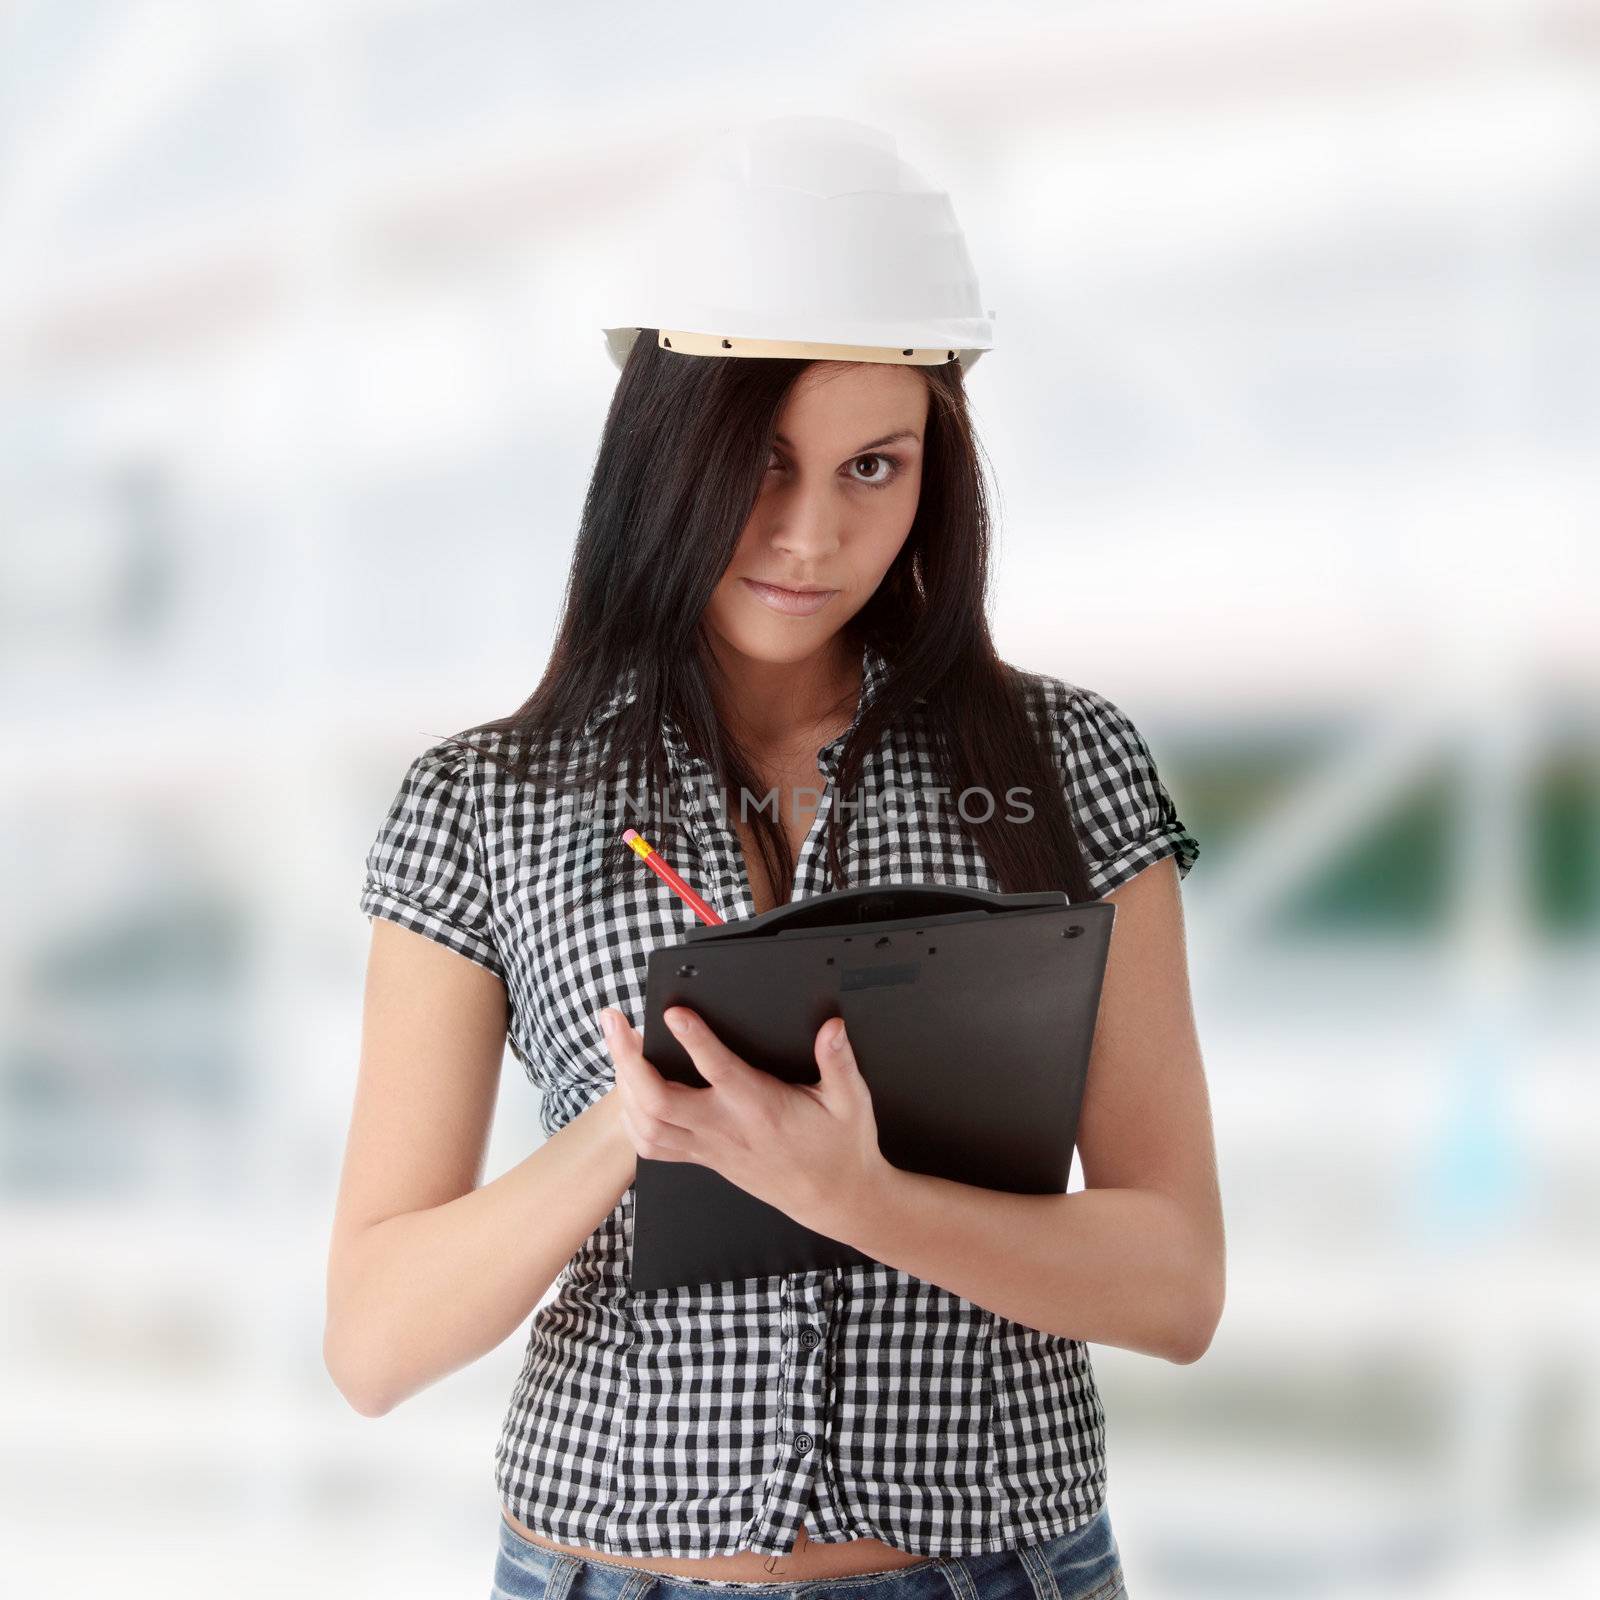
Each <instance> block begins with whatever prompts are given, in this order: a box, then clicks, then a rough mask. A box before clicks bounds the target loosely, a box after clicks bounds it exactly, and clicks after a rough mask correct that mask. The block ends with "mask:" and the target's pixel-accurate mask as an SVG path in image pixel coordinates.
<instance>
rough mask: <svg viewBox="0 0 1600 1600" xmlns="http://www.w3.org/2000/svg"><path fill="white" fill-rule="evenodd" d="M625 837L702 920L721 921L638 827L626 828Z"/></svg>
mask: <svg viewBox="0 0 1600 1600" xmlns="http://www.w3.org/2000/svg"><path fill="white" fill-rule="evenodd" d="M622 837H623V839H624V840H625V841H626V842H627V843H628V844H630V845H632V847H633V851H634V854H635V855H637V856H638V857H639V859H640V860H641V861H643V862H644V864H645V865H646V866H647V867H649V869H650V870H651V871H652V872H653V873H655V875H656V876H657V877H658V878H659V879H660V880H661V881H662V882H663V883H664V884H666V885H667V886H668V887H669V888H671V889H674V890H676V892H677V893H678V895H679V896H680V897H681V898H682V899H683V901H684V903H685V904H686V905H688V907H689V908H690V909H691V910H692V911H693V912H694V914H695V915H696V916H697V917H699V919H700V920H701V921H702V922H712V923H720V922H721V921H722V918H721V917H719V916H718V915H717V914H716V912H715V911H713V910H712V909H711V907H710V906H708V905H707V904H706V903H705V901H704V900H702V899H701V898H700V896H699V895H697V894H696V893H695V892H694V890H693V889H691V888H690V887H689V885H688V884H686V883H685V882H684V881H683V879H682V878H680V877H679V876H678V874H677V873H676V872H674V871H673V870H672V868H671V867H669V866H668V865H667V864H666V862H665V861H663V860H662V859H661V853H660V852H659V851H658V850H656V849H655V847H654V846H652V845H650V844H648V843H646V841H645V840H644V839H643V838H642V837H641V836H640V833H639V830H638V829H637V828H624V829H623V831H622Z"/></svg>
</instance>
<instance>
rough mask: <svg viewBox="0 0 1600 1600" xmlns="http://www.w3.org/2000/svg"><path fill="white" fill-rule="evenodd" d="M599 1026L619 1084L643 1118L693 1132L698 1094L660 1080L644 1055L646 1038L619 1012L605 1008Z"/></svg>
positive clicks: (689, 1088)
mask: <svg viewBox="0 0 1600 1600" xmlns="http://www.w3.org/2000/svg"><path fill="white" fill-rule="evenodd" d="M600 1025H601V1028H602V1030H603V1031H604V1032H605V1034H606V1044H607V1046H608V1048H609V1049H610V1051H611V1058H612V1060H613V1061H614V1062H615V1063H616V1069H617V1070H616V1076H617V1081H618V1082H619V1083H620V1084H622V1086H623V1088H624V1091H625V1092H626V1093H627V1095H628V1096H629V1097H630V1098H631V1099H632V1100H633V1102H634V1104H635V1105H637V1106H638V1107H639V1110H640V1112H641V1114H642V1115H644V1116H646V1117H649V1118H651V1119H652V1120H654V1121H656V1122H658V1123H660V1124H662V1125H663V1126H671V1127H676V1128H681V1129H683V1130H684V1131H685V1132H690V1131H692V1127H693V1116H694V1109H695V1099H694V1097H695V1095H696V1094H697V1093H698V1091H697V1090H696V1089H695V1088H694V1087H693V1086H692V1085H690V1084H687V1083H673V1082H672V1081H671V1080H670V1079H667V1078H663V1077H662V1076H661V1074H660V1073H659V1072H658V1071H657V1070H656V1067H655V1064H654V1063H653V1062H651V1061H650V1060H649V1059H648V1057H646V1055H645V1053H644V1035H643V1034H641V1033H640V1032H639V1030H638V1029H637V1028H635V1027H633V1026H632V1025H631V1024H630V1023H629V1022H628V1020H627V1018H626V1017H624V1016H622V1014H621V1013H620V1012H618V1011H616V1010H614V1009H613V1008H611V1007H609V1006H608V1007H606V1008H605V1009H604V1010H602V1011H601V1013H600Z"/></svg>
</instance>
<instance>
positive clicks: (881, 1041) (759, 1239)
mask: <svg viewBox="0 0 1600 1600" xmlns="http://www.w3.org/2000/svg"><path fill="white" fill-rule="evenodd" d="M1115 915H1116V907H1115V906H1114V905H1113V904H1112V903H1111V902H1110V901H1106V900H1097V901H1091V902H1087V903H1082V904H1073V903H1072V902H1070V901H1069V900H1068V898H1067V896H1066V895H1065V894H1064V893H1062V892H1061V891H1059V890H1046V891H1041V892H1037V893H1026V894H999V893H994V892H992V891H989V890H985V889H968V888H961V887H956V886H951V885H947V884H926V883H891V884H876V885H873V886H871V887H868V888H858V889H839V890H834V891H832V892H831V893H828V894H822V895H813V896H811V897H809V898H807V899H805V900H800V901H797V902H794V903H792V904H789V905H782V906H775V907H774V908H773V909H772V910H770V911H767V912H765V913H763V914H762V915H761V916H758V917H747V918H742V919H740V920H738V921H734V922H728V923H722V924H710V925H707V926H704V927H700V928H695V929H692V930H690V932H689V933H688V934H687V935H686V936H685V937H684V939H683V940H682V941H681V942H680V943H678V944H673V945H663V946H661V947H660V948H658V949H656V950H653V951H652V952H651V953H650V957H649V965H648V971H647V977H646V991H645V1025H644V1054H645V1057H646V1059H648V1060H649V1062H650V1063H651V1065H652V1066H654V1067H655V1068H656V1070H657V1071H658V1072H660V1073H661V1075H662V1076H663V1077H664V1078H667V1079H669V1080H671V1081H672V1082H675V1083H685V1084H692V1085H697V1086H699V1087H705V1080H704V1079H703V1078H702V1077H701V1076H700V1074H699V1073H698V1072H697V1071H696V1070H695V1068H694V1063H693V1062H692V1061H691V1060H690V1058H689V1055H688V1052H687V1051H685V1050H684V1048H683V1046H682V1045H680V1044H679V1043H678V1041H677V1040H676V1039H675V1038H674V1037H673V1035H672V1033H671V1032H670V1031H669V1030H668V1028H667V1026H666V1024H665V1022H664V1021H663V1020H662V1013H663V1012H664V1011H665V1010H666V1008H667V1007H668V1006H673V1005H686V1006H690V1007H692V1008H693V1009H694V1010H695V1011H696V1012H698V1013H699V1015H700V1016H702V1017H704V1018H705V1020H706V1022H707V1023H708V1024H710V1026H711V1027H712V1029H713V1030H714V1031H715V1032H716V1034H717V1036H718V1037H719V1038H720V1039H722V1041H723V1042H724V1043H725V1044H727V1045H728V1046H729V1048H730V1049H732V1050H734V1051H735V1052H737V1053H738V1054H739V1055H740V1056H742V1057H743V1058H744V1059H745V1060H746V1061H748V1062H749V1063H750V1064H751V1065H752V1066H755V1067H759V1068H761V1069H762V1070H764V1071H767V1072H771V1073H772V1074H773V1075H774V1076H776V1077H778V1078H781V1079H782V1080H784V1081H785V1082H787V1083H815V1082H816V1081H817V1077H818V1073H817V1064H816V1056H815V1053H814V1041H815V1039H816V1035H817V1030H818V1029H819V1028H821V1026H822V1024H823V1023H824V1022H826V1021H827V1020H828V1018H829V1017H833V1016H842V1017H843V1018H844V1020H845V1025H846V1027H848V1029H849V1030H850V1039H851V1043H852V1045H853V1046H854V1048H855V1053H856V1060H857V1062H858V1063H859V1064H860V1068H861V1073H862V1076H863V1077H864V1078H865V1079H866V1080H867V1084H868V1086H869V1087H870V1088H871V1090H872V1102H873V1110H874V1114H875V1115H876V1118H877V1123H878V1142H879V1148H880V1149H881V1150H882V1151H883V1153H884V1155H885V1157H886V1158H887V1159H888V1160H889V1161H890V1162H891V1163H892V1164H893V1165H894V1166H897V1167H902V1168H905V1169H906V1170H908V1171H912V1172H923V1173H929V1174H931V1175H933V1176H935V1177H942V1178H951V1179H954V1180H956V1181H957V1182H961V1183H972V1184H978V1185H980V1186H982V1187H984V1188H989V1189H1006V1190H1009V1191H1011V1192H1013V1193H1016V1194H1064V1193H1065V1192H1066V1188H1067V1181H1068V1178H1069V1177H1070V1175H1071V1170H1072V1152H1073V1149H1074V1146H1075V1144H1076V1140H1077V1126H1078V1112H1079V1108H1080V1106H1081V1104H1082V1100H1083V1088H1084V1081H1085V1079H1086V1077H1087V1074H1088V1067H1089V1052H1090V1047H1091V1045H1092V1043H1093V1039H1094V1029H1095V1021H1096V1018H1097V1016H1098V1014H1099V1008H1100V991H1101V986H1102V982H1103V980H1104V977H1105V967H1106V957H1107V954H1108V952H1109V950H1110V945H1111V925H1112V921H1113V919H1114V917H1115ZM872 1263H873V1257H871V1256H869V1255H865V1254H864V1253H863V1252H861V1251H859V1250H857V1249H855V1248H854V1247H853V1246H851V1245H847V1244H845V1243H843V1242H842V1241H840V1240H837V1239H830V1238H828V1237H827V1236H826V1235H825V1234H821V1233H817V1232H815V1231H814V1230H813V1229H810V1228H806V1227H803V1226H801V1224H799V1223H798V1222H796V1221H795V1220H794V1219H793V1218H792V1217H790V1216H788V1215H787V1214H786V1213H785V1212H782V1211H779V1210H778V1209H777V1208H776V1207H775V1206H771V1205H768V1204H767V1203H766V1202H765V1201H763V1200H758V1199H757V1198H756V1197H755V1196H754V1195H752V1194H750V1193H748V1192H747V1191H746V1190H744V1189H741V1188H739V1187H738V1185H736V1184H733V1183H730V1182H728V1180H727V1179H725V1178H723V1177H722V1175H721V1174H720V1173H717V1172H714V1171H713V1170H712V1169H711V1168H710V1167H706V1166H702V1165H700V1164H699V1163H697V1162H692V1161H654V1160H650V1159H648V1158H645V1157H641V1158H640V1159H639V1162H638V1167H637V1175H636V1178H635V1184H634V1210H633V1245H632V1250H631V1252H630V1255H629V1262H628V1287H629V1290H630V1292H632V1293H641V1292H646V1291H650V1290H657V1289H672V1288H679V1287H684V1286H688V1285H693V1284H702V1283H722V1282H727V1281H731V1280H737V1279H743V1278H762V1277H770V1276H774V1275H781V1274H784V1273H789V1272H807V1271H814V1270H816V1269H819V1268H826V1267H840V1266H859V1265H871V1264H872Z"/></svg>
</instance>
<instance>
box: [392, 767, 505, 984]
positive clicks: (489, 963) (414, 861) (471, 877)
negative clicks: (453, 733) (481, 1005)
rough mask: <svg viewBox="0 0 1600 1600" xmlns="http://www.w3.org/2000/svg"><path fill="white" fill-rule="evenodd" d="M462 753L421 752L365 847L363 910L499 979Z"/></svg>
mask: <svg viewBox="0 0 1600 1600" xmlns="http://www.w3.org/2000/svg"><path fill="white" fill-rule="evenodd" d="M466 760H467V758H466V753H465V752H464V751H462V750H461V749H459V747H457V746H454V745H450V744H436V745H433V746H431V747H430V748H428V749H427V750H424V751H423V752H422V754H421V755H420V756H418V757H417V758H416V759H415V760H414V761H413V762H412V763H411V765H410V766H409V767H408V768H407V769H406V773H405V776H404V777H403V778H402V779H401V781H400V789H399V792H398V793H397V794H396V795H395V797H394V799H393V801H391V802H390V805H389V812H388V815H387V816H385V818H384V819H383V823H382V825H381V826H380V827H379V829H378V834H377V837H376V838H375V839H374V840H373V841H372V846H371V848H370V849H369V850H368V851H367V876H366V882H365V883H364V885H363V887H362V891H361V909H362V910H363V911H364V912H365V913H366V914H367V915H368V916H369V917H383V918H385V919H386V920H388V921H390V922H397V923H399V924H400V926H401V927H402V928H410V929H411V930H412V932H413V933H420V934H423V935H425V936H426V937H427V938H429V939H433V940H436V941H437V942H438V943H439V944H442V945H444V946H446V948H448V949H451V950H454V951H455V952H456V953H457V954H458V955H463V956H465V957H466V958H467V959H468V960H469V961H475V962H477V963H478V965H479V966H481V967H487V968H488V969H489V971H490V972H492V973H494V974H495V976H496V977H498V978H500V979H502V980H504V978H505V965H504V963H503V962H502V961H501V958H500V952H499V949H498V948H497V946H496V944H495V940H494V932H493V927H492V923H491V910H490V896H489V885H488V881H487V878H486V876H485V873H484V854H483V848H482V841H481V840H480V838H479V835H478V826H477V816H476V813H475V810H474V807H473V802H472V793H471V786H470V782H469V776H470V775H469V773H468V772H467V768H466Z"/></svg>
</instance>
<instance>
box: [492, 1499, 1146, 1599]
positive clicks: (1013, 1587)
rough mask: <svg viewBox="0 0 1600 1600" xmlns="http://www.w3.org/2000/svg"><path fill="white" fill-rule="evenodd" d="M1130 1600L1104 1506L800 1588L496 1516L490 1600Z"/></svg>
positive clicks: (815, 1580)
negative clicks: (650, 1565) (621, 1555)
mask: <svg viewBox="0 0 1600 1600" xmlns="http://www.w3.org/2000/svg"><path fill="white" fill-rule="evenodd" d="M741 1593H748V1594H750V1595H752V1596H754V1597H756V1600H785V1597H789V1596H792V1597H794V1600H1127V1596H1128V1591H1127V1588H1126V1587H1125V1586H1124V1583H1123V1578H1122V1555H1121V1552H1120V1551H1119V1550H1118V1548H1117V1540H1116V1535H1115V1534H1113V1533H1112V1531H1111V1518H1110V1515H1109V1514H1108V1512H1107V1511H1106V1509H1105V1507H1103V1506H1102V1507H1101V1509H1100V1513H1099V1515H1098V1516H1095V1517H1092V1518H1090V1520H1089V1521H1088V1522H1086V1523H1083V1524H1082V1525H1081V1526H1080V1527H1076V1528H1073V1529H1072V1530H1071V1531H1070V1532H1068V1533H1062V1534H1057V1535H1056V1537H1055V1538H1054V1539H1046V1540H1045V1541H1044V1542H1043V1543H1042V1544H1033V1545H1024V1546H1021V1547H1019V1548H1018V1549H1015V1550H996V1551H993V1552H991V1553H990V1554H988V1555H981V1556H928V1557H927V1558H926V1559H924V1560H922V1561H917V1562H914V1563H912V1564H910V1565H908V1566H904V1567H894V1568H891V1569H890V1570H889V1571H888V1572H868V1573H863V1574H862V1575H861V1576H860V1577H857V1578H848V1577H846V1578H808V1579H807V1580H806V1581H805V1582H803V1583H793V1582H789V1583H785V1582H783V1581H781V1580H780V1581H778V1582H776V1583H745V1582H730V1581H727V1580H712V1579H709V1578H678V1577H672V1576H670V1575H669V1574H667V1573H660V1572H651V1571H649V1570H647V1569H646V1568H644V1567H633V1566H625V1565H624V1564H623V1563H621V1562H618V1561H608V1560H607V1559H606V1557H605V1556H604V1555H603V1554H600V1553H599V1552H596V1554H595V1555H594V1556H593V1557H592V1558H591V1557H578V1556H571V1555H568V1554H567V1553H566V1552H565V1551H558V1550H546V1549H545V1547H544V1546H543V1545H538V1544H534V1543H533V1541H532V1540H530V1539H524V1538H523V1537H522V1535H521V1534H520V1533H518V1532H517V1530H516V1529H515V1528H513V1527H512V1526H511V1524H510V1523H509V1522H507V1521H506V1519H505V1518H504V1517H501V1518H500V1550H499V1554H498V1556H497V1558H496V1560H495V1567H494V1590H493V1594H492V1596H491V1600H645V1597H646V1596H647V1595H648V1596H649V1600H738V1596H739V1595H740V1594H741Z"/></svg>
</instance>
